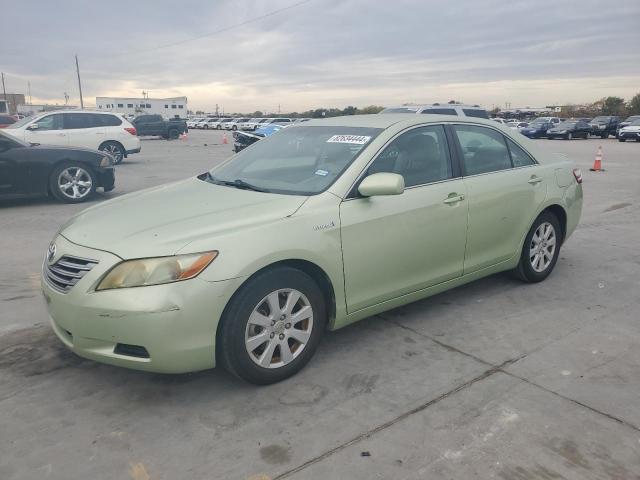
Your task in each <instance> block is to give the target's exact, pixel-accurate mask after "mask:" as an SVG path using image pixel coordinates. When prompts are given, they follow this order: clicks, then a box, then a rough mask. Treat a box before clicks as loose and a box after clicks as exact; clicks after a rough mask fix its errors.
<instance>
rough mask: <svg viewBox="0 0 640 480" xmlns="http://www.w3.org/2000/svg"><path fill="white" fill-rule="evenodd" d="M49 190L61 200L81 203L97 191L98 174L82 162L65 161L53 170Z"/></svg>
mask: <svg viewBox="0 0 640 480" xmlns="http://www.w3.org/2000/svg"><path fill="white" fill-rule="evenodd" d="M49 190H50V191H51V193H52V195H53V196H54V197H55V198H57V199H58V200H60V201H61V202H65V203H81V202H84V201H85V200H88V199H89V198H91V196H93V194H94V193H95V191H96V176H95V174H94V173H93V171H92V170H91V169H90V168H89V167H87V166H85V165H83V164H81V163H75V162H74V163H64V164H62V165H59V166H57V167H56V168H54V169H53V171H52V172H51V175H50V176H49Z"/></svg>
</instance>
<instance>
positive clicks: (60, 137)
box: [24, 113, 69, 147]
mask: <svg viewBox="0 0 640 480" xmlns="http://www.w3.org/2000/svg"><path fill="white" fill-rule="evenodd" d="M62 115H63V114H62V113H51V114H49V115H45V116H43V117H40V118H39V119H38V120H37V122H34V123H32V124H31V125H30V126H35V125H36V124H37V127H38V128H36V129H33V130H31V129H29V128H27V129H26V130H25V135H24V139H25V141H27V142H30V143H40V144H42V145H61V146H65V147H66V146H67V145H69V137H68V135H67V132H66V131H65V130H64V129H63V123H62Z"/></svg>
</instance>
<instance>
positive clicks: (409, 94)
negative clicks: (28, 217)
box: [2, 0, 640, 111]
mask: <svg viewBox="0 0 640 480" xmlns="http://www.w3.org/2000/svg"><path fill="white" fill-rule="evenodd" d="M294 3H297V2H296V0H272V1H270V2H264V1H260V0H244V1H243V0H235V1H232V0H223V1H216V2H212V1H210V0H209V1H205V0H203V1H183V2H174V1H171V2H169V1H164V0H158V1H141V0H139V1H137V2H124V1H120V0H116V1H113V0H110V1H109V2H83V1H70V0H69V1H59V2H48V1H28V0H27V1H22V2H13V3H12V8H11V9H4V12H3V14H4V17H5V21H4V22H3V23H4V25H5V26H6V27H7V29H6V30H5V34H4V37H5V38H11V39H12V42H11V43H10V44H5V45H3V47H2V49H3V54H2V68H3V69H4V70H5V73H6V74H7V83H8V89H9V90H11V91H16V90H17V91H24V90H25V88H26V82H27V81H30V82H31V85H32V92H33V95H34V96H35V97H37V98H40V99H47V100H50V101H58V102H60V101H62V97H63V92H64V91H67V92H68V93H69V94H70V95H71V96H72V99H74V97H75V96H76V85H75V76H74V75H75V72H74V64H73V54H74V53H76V52H77V53H78V54H79V56H80V61H81V68H82V72H83V80H84V81H83V87H84V90H85V96H86V97H88V98H89V99H90V100H92V99H93V98H92V97H95V96H96V95H110V94H118V95H131V96H137V95H139V94H140V91H141V90H143V89H145V90H150V91H151V95H152V96H160V95H163V96H164V95H178V94H186V95H188V96H189V99H190V105H191V107H192V108H198V107H200V108H207V109H211V108H213V106H214V105H215V104H216V103H219V104H221V105H224V106H225V107H226V109H227V111H230V110H253V109H261V110H274V109H275V108H276V105H277V104H278V103H280V104H282V106H283V108H284V109H286V110H295V109H298V110H302V109H306V108H311V107H315V106H320V105H326V106H334V105H335V106H345V105H347V104H356V105H364V104H369V103H376V104H391V103H402V102H405V101H438V100H440V101H442V100H444V101H446V100H448V99H450V98H456V99H460V100H464V101H467V102H472V103H483V104H485V105H488V106H490V105H491V104H493V103H495V104H501V103H502V102H504V101H510V102H511V103H513V104H545V103H552V102H580V101H591V100H594V99H595V98H598V97H599V96H602V95H605V94H616V95H622V96H629V95H632V94H633V93H636V91H637V90H640V54H639V53H638V44H639V41H640V29H639V28H638V27H637V25H638V20H639V19H640V3H638V2H624V3H619V4H618V5H617V6H616V8H607V9H603V8H602V3H601V2H600V1H593V0H571V1H558V0H553V1H551V0H536V1H527V2H520V1H512V2H507V1H504V0H482V1H476V0H473V1H472V0H465V1H462V0H461V1H456V2H451V1H435V0H434V1H424V0H423V1H420V0H395V1H393V2H389V1H375V2H373V1H366V0H312V1H310V2H308V3H306V4H304V5H301V6H299V7H296V8H293V9H291V10H287V11H285V12H283V13H281V14H278V15H273V16H269V17H266V18H264V19H262V20H260V21H257V22H253V23H249V24H247V25H244V26H242V27H239V28H236V29H233V30H230V31H228V32H224V33H222V34H219V35H213V36H208V37H204V38H197V37H200V36H202V35H204V34H207V33H209V32H213V31H216V30H218V29H222V28H225V27H227V26H230V25H236V24H238V23H241V22H245V21H247V20H250V19H252V18H255V17H258V16H260V15H264V14H267V13H269V12H271V11H273V10H276V9H279V8H283V7H287V6H289V5H292V4H294ZM7 12H8V13H7ZM176 42H185V43H182V44H180V45H176V46H170V47H166V48H158V47H159V46H162V45H167V44H172V43H176Z"/></svg>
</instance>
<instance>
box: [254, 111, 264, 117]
mask: <svg viewBox="0 0 640 480" xmlns="http://www.w3.org/2000/svg"><path fill="white" fill-rule="evenodd" d="M262 115H263V113H262V112H261V111H260V110H256V111H255V112H253V114H251V116H252V117H253V118H257V117H261V116H262Z"/></svg>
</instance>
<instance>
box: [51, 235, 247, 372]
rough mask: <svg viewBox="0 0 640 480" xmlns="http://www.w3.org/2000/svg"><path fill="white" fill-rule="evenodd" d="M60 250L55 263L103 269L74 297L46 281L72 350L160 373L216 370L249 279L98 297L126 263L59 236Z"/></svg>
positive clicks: (61, 333)
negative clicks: (221, 329) (81, 261)
mask: <svg viewBox="0 0 640 480" xmlns="http://www.w3.org/2000/svg"><path fill="white" fill-rule="evenodd" d="M55 243H56V247H57V252H59V253H58V254H57V255H56V258H54V259H53V262H55V261H57V259H58V258H59V257H60V256H62V255H73V256H78V257H83V258H90V259H94V260H97V261H98V264H97V265H96V266H95V267H94V268H93V269H92V270H91V271H90V272H89V273H87V274H86V275H85V276H84V277H82V279H81V280H80V281H78V283H76V284H75V285H74V286H73V287H72V288H71V289H70V290H69V291H68V292H67V293H61V292H59V291H58V290H56V289H54V288H52V287H51V286H50V285H49V283H48V281H47V280H45V278H44V275H43V276H42V281H41V284H42V291H43V294H44V297H45V300H46V303H47V309H48V312H49V316H50V319H51V325H52V327H53V330H54V332H55V333H56V335H57V336H58V338H59V339H60V340H61V341H62V343H64V344H65V345H66V346H67V347H68V348H69V349H70V350H72V351H73V352H75V353H76V354H78V355H80V356H81V357H84V358H88V359H91V360H95V361H98V362H102V363H107V364H110V365H116V366H121V367H127V368H133V369H137V370H146V371H150V372H158V373H184V372H193V371H198V370H204V369H208V368H212V367H214V366H215V338H216V330H217V326H218V322H219V319H220V317H221V315H222V312H223V310H224V307H225V306H226V304H227V302H228V300H229V298H230V297H231V295H233V293H234V292H235V291H236V289H237V288H238V287H239V286H240V284H241V283H242V281H243V280H244V279H243V278H237V279H231V280H226V281H221V282H207V281H205V280H201V279H200V278H194V279H191V280H186V281H184V282H176V283H170V284H166V285H156V286H149V287H138V288H125V289H114V290H106V291H102V292H96V291H95V290H94V288H95V286H96V284H97V282H98V281H99V280H100V279H101V278H102V276H103V275H104V274H105V273H106V272H107V271H108V270H109V269H111V268H112V267H113V266H114V265H115V264H117V263H119V262H120V261H121V259H120V258H119V257H117V256H116V255H113V254H111V253H108V252H103V251H99V250H94V249H90V248H86V247H82V246H79V245H76V244H74V243H72V242H70V241H68V240H67V239H66V238H64V237H63V236H60V235H59V236H58V237H57V238H56V239H55ZM43 267H44V265H43ZM123 345H124V346H125V347H127V348H124V349H123V348H122V346H123ZM131 346H134V347H143V349H144V350H146V352H148V355H147V357H146V358H145V357H144V356H137V355H136V354H135V352H134V354H131V353H130V351H131V349H130V348H129V347H131Z"/></svg>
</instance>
